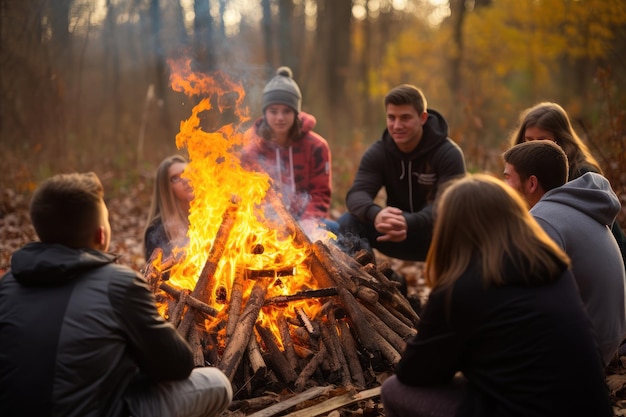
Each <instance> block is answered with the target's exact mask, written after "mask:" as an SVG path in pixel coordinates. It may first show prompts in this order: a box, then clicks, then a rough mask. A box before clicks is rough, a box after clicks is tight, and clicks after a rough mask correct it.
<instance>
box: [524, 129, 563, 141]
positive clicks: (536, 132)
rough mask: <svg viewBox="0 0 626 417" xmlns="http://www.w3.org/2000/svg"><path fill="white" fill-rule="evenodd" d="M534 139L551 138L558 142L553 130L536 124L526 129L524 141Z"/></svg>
mask: <svg viewBox="0 0 626 417" xmlns="http://www.w3.org/2000/svg"><path fill="white" fill-rule="evenodd" d="M533 140H551V141H552V142H556V139H555V138H554V135H553V134H552V133H551V132H548V131H547V130H543V129H541V128H539V127H536V126H532V127H527V128H526V130H525V131H524V142H531V141H533Z"/></svg>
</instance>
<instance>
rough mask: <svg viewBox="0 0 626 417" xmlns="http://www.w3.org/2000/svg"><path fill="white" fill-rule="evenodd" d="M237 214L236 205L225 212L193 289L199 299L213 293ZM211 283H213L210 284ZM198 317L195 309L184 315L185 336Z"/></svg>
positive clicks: (181, 325)
mask: <svg viewBox="0 0 626 417" xmlns="http://www.w3.org/2000/svg"><path fill="white" fill-rule="evenodd" d="M236 216H237V207H236V206H235V205H231V206H229V207H228V208H227V209H226V211H225V212H224V214H223V217H222V224H221V225H220V228H219V229H218V231H217V235H216V236H215V241H214V242H213V245H211V249H210V251H209V256H208V258H207V261H206V262H205V264H204V267H203V268H202V271H201V272H200V276H199V277H198V281H196V286H195V288H194V289H193V291H192V293H191V295H192V296H193V297H195V298H197V299H199V300H208V299H209V295H210V294H211V293H212V291H211V289H212V284H213V283H212V282H211V281H212V278H213V276H214V275H215V271H216V269H217V264H218V262H219V260H220V259H221V257H222V255H223V254H224V250H225V248H226V244H227V242H228V236H229V235H230V231H231V230H232V228H233V225H234V224H235V218H236ZM210 284H211V285H210ZM195 319H196V314H195V310H194V311H187V314H185V315H184V316H183V319H182V321H181V323H180V325H179V326H178V330H179V331H180V333H181V334H182V335H183V336H186V335H187V332H188V331H189V329H190V328H191V326H192V324H193V322H194V321H195Z"/></svg>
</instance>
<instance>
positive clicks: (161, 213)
mask: <svg viewBox="0 0 626 417" xmlns="http://www.w3.org/2000/svg"><path fill="white" fill-rule="evenodd" d="M176 163H183V164H187V163H188V161H187V159H186V158H185V157H184V156H182V155H171V156H168V157H167V158H165V159H164V160H163V161H162V162H161V164H160V165H159V168H158V169H157V174H156V179H155V181H154V189H153V193H152V202H151V205H150V211H149V214H148V222H147V224H146V228H145V230H144V235H145V232H146V231H147V230H148V228H149V227H150V225H152V224H153V223H154V222H155V221H157V220H158V219H161V222H162V223H163V228H164V229H165V233H166V235H167V237H168V239H169V240H170V241H171V240H177V239H182V238H184V237H185V235H186V233H187V229H188V228H189V218H188V217H189V213H187V212H185V211H184V210H183V209H182V208H181V206H180V203H179V202H178V199H177V198H176V195H174V192H173V190H172V183H171V181H170V176H169V169H170V167H171V166H172V165H174V164H176ZM144 244H145V242H144Z"/></svg>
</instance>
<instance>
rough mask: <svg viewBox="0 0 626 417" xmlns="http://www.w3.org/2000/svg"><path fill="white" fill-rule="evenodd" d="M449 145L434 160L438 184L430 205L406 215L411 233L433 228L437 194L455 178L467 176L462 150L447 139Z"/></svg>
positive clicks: (443, 147) (441, 149)
mask: <svg viewBox="0 0 626 417" xmlns="http://www.w3.org/2000/svg"><path fill="white" fill-rule="evenodd" d="M446 140H447V144H446V145H445V146H442V147H441V148H440V151H439V153H438V154H436V155H435V156H434V158H433V165H434V170H435V173H436V174H437V183H436V185H435V189H434V192H435V194H434V195H433V196H431V198H430V200H431V201H429V203H428V204H426V205H425V206H424V208H423V209H422V210H420V211H417V212H415V213H405V214H404V217H405V219H406V223H407V227H408V229H409V230H410V231H421V230H423V229H424V228H428V229H430V228H432V226H433V202H434V200H435V198H436V194H437V193H438V192H439V190H440V189H441V187H442V186H443V185H444V184H445V183H446V182H448V181H450V180H451V179H454V178H458V177H460V176H463V175H465V173H466V169H465V158H464V156H463V151H462V150H461V148H460V147H459V146H458V145H457V144H456V143H454V142H453V141H452V140H451V139H446Z"/></svg>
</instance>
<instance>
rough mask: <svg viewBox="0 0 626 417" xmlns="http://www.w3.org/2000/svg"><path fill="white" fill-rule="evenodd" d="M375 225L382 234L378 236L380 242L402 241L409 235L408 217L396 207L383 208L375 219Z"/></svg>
mask: <svg viewBox="0 0 626 417" xmlns="http://www.w3.org/2000/svg"><path fill="white" fill-rule="evenodd" d="M374 227H375V228H376V230H377V231H378V232H379V233H381V234H382V236H378V238H376V240H377V241H379V242H402V241H403V240H405V239H406V237H407V224H406V219H405V218H404V216H403V215H402V210H400V209H399V208H396V207H385V208H383V209H382V210H381V211H380V212H379V213H378V214H377V215H376V218H375V219H374Z"/></svg>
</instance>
